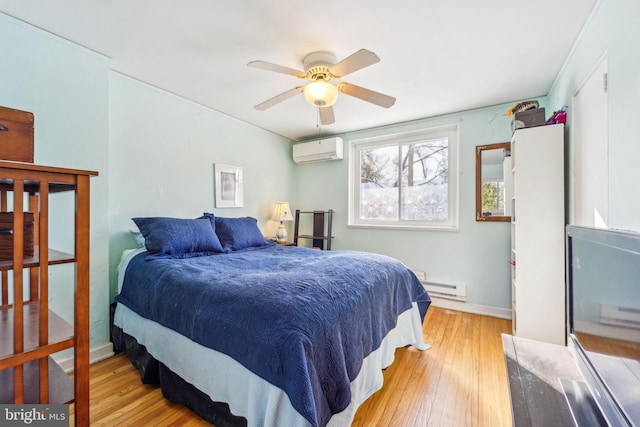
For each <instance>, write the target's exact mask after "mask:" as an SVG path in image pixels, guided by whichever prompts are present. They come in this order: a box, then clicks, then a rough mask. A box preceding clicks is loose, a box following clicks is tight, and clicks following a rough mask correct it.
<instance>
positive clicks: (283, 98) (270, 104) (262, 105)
mask: <svg viewBox="0 0 640 427" xmlns="http://www.w3.org/2000/svg"><path fill="white" fill-rule="evenodd" d="M303 90H304V86H298V87H294V88H293V89H289V90H288V91H286V92H283V93H281V94H280V95H276V96H274V97H273V98H271V99H267V100H266V101H264V102H262V103H260V104H258V105H256V106H255V107H253V108H255V109H256V110H258V111H264V110H266V109H267V108H271V107H273V106H274V105H276V104H279V103H281V102H282V101H286V100H287V99H289V98H291V97H293V96H295V95H297V94H299V93H300V92H302V91H303Z"/></svg>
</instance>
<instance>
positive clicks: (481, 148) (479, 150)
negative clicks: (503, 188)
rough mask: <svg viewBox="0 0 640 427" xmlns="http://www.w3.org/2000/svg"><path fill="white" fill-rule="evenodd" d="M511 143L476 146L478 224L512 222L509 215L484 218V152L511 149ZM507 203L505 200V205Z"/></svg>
mask: <svg viewBox="0 0 640 427" xmlns="http://www.w3.org/2000/svg"><path fill="white" fill-rule="evenodd" d="M510 147H511V142H499V143H497V144H487V145H477V146H476V221H478V222H487V221H488V222H508V221H511V216H509V215H491V216H482V152H483V151H486V150H496V149H501V148H510ZM506 202H507V201H506V200H505V203H506Z"/></svg>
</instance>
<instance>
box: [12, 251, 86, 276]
mask: <svg viewBox="0 0 640 427" xmlns="http://www.w3.org/2000/svg"><path fill="white" fill-rule="evenodd" d="M33 253H34V256H33V257H29V258H25V259H24V260H23V262H22V266H23V267H24V268H31V267H37V266H39V265H40V255H39V252H38V246H34V248H33ZM75 261H76V258H75V257H74V256H73V255H71V254H68V253H65V252H60V251H57V250H55V249H49V262H48V264H49V265H55V264H68V263H72V262H75ZM7 270H13V260H11V259H8V260H0V271H7Z"/></svg>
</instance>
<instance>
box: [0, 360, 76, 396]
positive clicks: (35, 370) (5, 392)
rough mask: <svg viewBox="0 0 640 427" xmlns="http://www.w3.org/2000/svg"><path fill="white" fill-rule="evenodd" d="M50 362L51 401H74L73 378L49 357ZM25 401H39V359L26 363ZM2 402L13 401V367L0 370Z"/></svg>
mask: <svg viewBox="0 0 640 427" xmlns="http://www.w3.org/2000/svg"><path fill="white" fill-rule="evenodd" d="M48 362H49V363H48V364H49V403H71V402H73V400H74V399H73V380H72V379H71V378H70V377H69V375H67V374H66V373H65V372H64V371H63V370H62V369H61V368H60V366H58V364H57V363H56V362H55V361H54V360H53V359H51V357H49V358H48ZM23 366H24V384H25V389H24V403H39V401H40V397H39V392H40V388H39V384H40V366H39V362H38V361H37V360H34V361H31V362H27V363H25V364H24V365H23ZM0 384H2V387H0V403H2V404H7V403H9V404H10V403H13V402H14V398H13V368H9V369H5V370H2V371H0Z"/></svg>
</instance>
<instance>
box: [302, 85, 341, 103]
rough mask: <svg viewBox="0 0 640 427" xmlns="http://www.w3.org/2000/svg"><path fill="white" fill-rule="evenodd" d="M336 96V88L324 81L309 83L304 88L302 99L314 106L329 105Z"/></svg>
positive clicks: (334, 100) (333, 101)
mask: <svg viewBox="0 0 640 427" xmlns="http://www.w3.org/2000/svg"><path fill="white" fill-rule="evenodd" d="M336 98H338V88H337V87H335V86H334V85H332V84H331V83H327V82H325V81H317V82H313V83H309V84H308V85H306V86H305V88H304V99H306V100H307V102H308V103H309V104H311V105H314V106H316V107H329V106H331V105H333V104H334V103H335V102H336Z"/></svg>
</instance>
